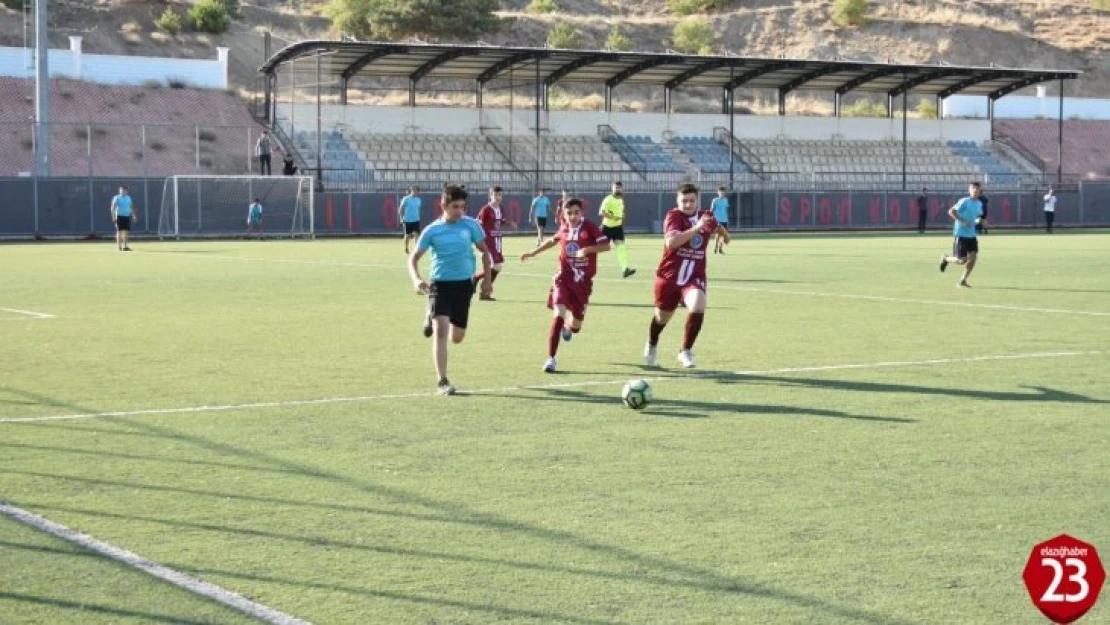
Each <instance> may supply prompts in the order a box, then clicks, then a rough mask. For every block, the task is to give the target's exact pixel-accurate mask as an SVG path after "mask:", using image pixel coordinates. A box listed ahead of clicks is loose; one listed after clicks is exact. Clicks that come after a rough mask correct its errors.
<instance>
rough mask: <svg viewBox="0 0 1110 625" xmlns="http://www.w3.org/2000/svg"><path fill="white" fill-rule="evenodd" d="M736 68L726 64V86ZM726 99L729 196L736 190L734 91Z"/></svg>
mask: <svg viewBox="0 0 1110 625" xmlns="http://www.w3.org/2000/svg"><path fill="white" fill-rule="evenodd" d="M735 70H736V67H735V66H734V65H733V64H732V63H729V64H728V86H729V87H731V86H732V79H733V73H734V72H735ZM725 95H726V97H727V98H728V192H729V193H730V194H731V193H732V192H733V190H734V189H735V188H736V186H735V184H736V180H735V177H736V151H735V150H734V149H733V145H732V141H733V137H735V136H736V133H735V132H733V131H734V130H735V129H736V90H735V89H733V90H729V91H728V92H727V93H726V94H725Z"/></svg>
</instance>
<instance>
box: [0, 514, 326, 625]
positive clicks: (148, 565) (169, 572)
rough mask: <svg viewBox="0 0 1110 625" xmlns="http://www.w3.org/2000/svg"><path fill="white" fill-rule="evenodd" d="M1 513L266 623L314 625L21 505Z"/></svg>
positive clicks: (276, 624)
mask: <svg viewBox="0 0 1110 625" xmlns="http://www.w3.org/2000/svg"><path fill="white" fill-rule="evenodd" d="M0 514H3V515H4V516H7V517H9V518H11V519H13V520H15V521H18V522H20V523H23V524H25V525H29V526H31V527H33V528H35V529H37V530H39V531H42V532H46V533H47V534H51V535H53V536H56V537H58V538H61V539H62V540H65V541H67V542H69V543H72V544H75V545H78V546H79V547H82V548H84V549H87V550H88V551H92V552H93V553H96V554H99V555H101V556H104V557H106V558H110V559H112V560H115V561H116V562H120V563H122V564H124V565H126V566H129V567H131V568H134V569H139V570H140V571H142V572H144V573H146V574H148V575H151V576H153V577H157V578H158V579H161V580H163V581H166V582H169V583H171V584H173V585H174V586H177V587H179V588H182V589H184V590H187V591H189V592H191V593H193V594H196V595H200V596H202V597H207V598H208V599H211V600H213V601H216V602H218V603H221V604H223V605H225V606H227V607H229V608H232V609H233V610H238V611H240V612H243V613H244V614H248V615H250V616H252V617H254V618H256V619H258V620H260V621H263V622H265V623H274V624H275V625H311V623H309V622H308V621H304V620H301V619H299V618H297V617H295V616H291V615H289V614H286V613H284V612H279V611H278V610H275V609H273V608H270V607H267V606H264V605H262V604H261V603H257V602H254V601H251V600H250V599H247V598H246V597H244V596H242V595H240V594H237V593H234V592H232V591H230V590H227V589H226V588H222V587H220V586H217V585H215V584H212V583H209V582H206V581H203V580H200V579H197V578H195V577H193V576H191V575H186V574H185V573H182V572H181V571H178V570H175V569H171V568H169V567H167V566H164V565H161V564H158V563H157V562H152V561H151V560H147V559H146V558H144V557H142V556H140V555H138V554H135V553H131V552H130V551H127V550H126V549H121V548H119V547H116V546H114V545H110V544H108V543H106V542H103V541H100V540H97V539H95V538H93V537H92V536H88V535H86V534H82V533H80V532H77V531H74V530H71V529H70V528H68V527H66V526H64V525H61V524H59V523H55V522H53V521H51V520H49V519H46V518H44V517H41V516H39V515H37V514H33V513H31V512H28V511H26V510H24V509H22V508H17V507H15V506H9V505H7V504H0Z"/></svg>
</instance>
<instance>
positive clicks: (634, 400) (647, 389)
mask: <svg viewBox="0 0 1110 625" xmlns="http://www.w3.org/2000/svg"><path fill="white" fill-rule="evenodd" d="M621 399H622V400H624V405H625V406H628V407H629V408H631V409H633V410H642V409H644V408H646V407H647V405H648V404H650V403H651V399H652V397H651V385H650V384H648V383H647V380H631V381H630V382H628V384H625V385H624V389H623V390H621Z"/></svg>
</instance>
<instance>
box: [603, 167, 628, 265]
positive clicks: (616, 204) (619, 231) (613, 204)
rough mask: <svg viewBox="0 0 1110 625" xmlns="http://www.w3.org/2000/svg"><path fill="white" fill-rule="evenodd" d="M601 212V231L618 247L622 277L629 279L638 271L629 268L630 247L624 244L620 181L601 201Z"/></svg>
mask: <svg viewBox="0 0 1110 625" xmlns="http://www.w3.org/2000/svg"><path fill="white" fill-rule="evenodd" d="M599 212H600V214H601V231H602V232H604V233H605V236H607V237H609V242H610V243H612V244H613V245H614V246H616V248H617V261H619V262H620V265H621V275H622V276H623V277H625V278H627V277H628V276H631V275H632V274H634V273H636V270H635V269H632V268H630V267H629V266H628V246H627V245H625V244H624V185H622V184H621V182H620V181H619V180H618V181H616V182H614V183H613V192H612V193H610V194H609V195H607V196H605V199H604V200H602V201H601V209H600V211H599Z"/></svg>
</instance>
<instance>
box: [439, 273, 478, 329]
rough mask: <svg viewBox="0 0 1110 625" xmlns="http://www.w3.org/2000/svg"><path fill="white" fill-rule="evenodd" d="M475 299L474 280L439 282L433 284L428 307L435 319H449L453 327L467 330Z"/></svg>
mask: <svg viewBox="0 0 1110 625" xmlns="http://www.w3.org/2000/svg"><path fill="white" fill-rule="evenodd" d="M472 297H474V282H473V281H472V280H452V281H437V282H433V283H432V288H431V292H430V293H429V295H428V307H429V308H430V309H431V311H432V316H433V317H447V318H448V319H449V320H450V321H451V325H453V326H456V327H459V328H463V329H466V323H467V321H468V320H469V319H470V299H471V298H472Z"/></svg>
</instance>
